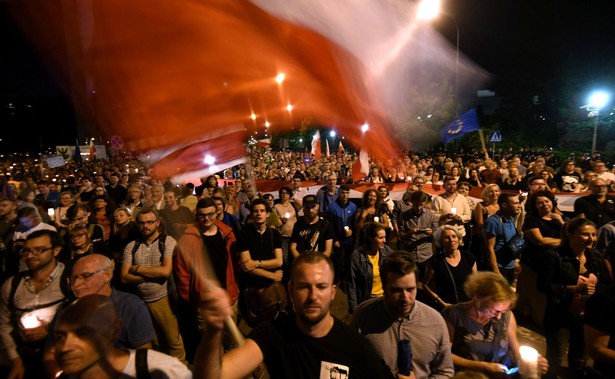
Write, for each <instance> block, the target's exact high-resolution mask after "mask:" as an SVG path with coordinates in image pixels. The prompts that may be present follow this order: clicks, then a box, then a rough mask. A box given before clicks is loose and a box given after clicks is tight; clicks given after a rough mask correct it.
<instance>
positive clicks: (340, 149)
mask: <svg viewBox="0 0 615 379" xmlns="http://www.w3.org/2000/svg"><path fill="white" fill-rule="evenodd" d="M343 154H344V146H343V145H342V141H340V145H339V146H338V147H337V156H338V157H341V156H342V155H343Z"/></svg>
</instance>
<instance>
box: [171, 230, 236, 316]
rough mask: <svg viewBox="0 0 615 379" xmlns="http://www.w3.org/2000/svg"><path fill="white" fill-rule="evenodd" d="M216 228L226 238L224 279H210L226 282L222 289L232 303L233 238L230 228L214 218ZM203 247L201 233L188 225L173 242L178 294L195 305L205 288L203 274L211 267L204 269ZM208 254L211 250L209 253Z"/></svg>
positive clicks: (233, 299)
mask: <svg viewBox="0 0 615 379" xmlns="http://www.w3.org/2000/svg"><path fill="white" fill-rule="evenodd" d="M216 226H217V227H218V230H220V231H221V232H222V236H223V238H224V239H225V241H226V256H227V265H226V278H213V279H216V280H218V281H220V282H221V281H222V280H225V281H226V292H227V293H228V295H229V298H230V300H231V305H232V304H235V302H236V301H237V299H238V298H239V286H238V285H237V278H236V276H235V272H236V269H237V264H238V257H237V252H236V248H235V245H236V241H237V240H236V238H235V235H234V234H233V230H232V229H231V228H230V227H229V226H227V225H225V224H224V223H222V222H221V221H216ZM205 254H206V252H205V248H204V245H203V239H202V238H201V233H200V231H199V229H198V228H197V227H196V225H190V226H188V227H187V228H186V231H185V232H184V234H183V235H182V236H181V238H180V239H179V242H178V244H177V257H176V258H177V259H175V267H174V271H175V284H176V286H177V293H178V294H179V296H180V297H181V298H182V299H184V300H186V301H189V302H191V303H192V304H198V303H199V301H200V293H201V291H205V283H204V281H203V280H204V279H205V277H206V276H207V274H206V273H209V272H211V268H209V269H206V268H205V260H204V259H203V257H205ZM210 254H211V252H210Z"/></svg>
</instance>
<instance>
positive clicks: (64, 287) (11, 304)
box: [7, 268, 73, 330]
mask: <svg viewBox="0 0 615 379" xmlns="http://www.w3.org/2000/svg"><path fill="white" fill-rule="evenodd" d="M27 273H28V272H27V271H21V272H19V273H17V274H15V275H13V277H12V278H11V279H9V280H10V281H11V286H10V289H9V297H8V301H7V303H8V310H9V314H10V315H11V321H12V324H13V325H14V326H17V325H19V318H20V317H21V315H22V314H23V313H27V312H32V311H35V310H37V309H43V308H48V307H53V306H55V305H58V304H62V303H64V302H67V301H69V300H71V299H72V297H73V293H72V292H71V289H70V284H69V282H68V273H67V270H66V268H65V269H64V271H63V272H62V275H61V276H60V290H61V291H62V294H63V295H64V297H63V298H62V299H58V300H55V301H52V302H49V303H45V304H38V305H34V306H31V307H28V308H17V307H16V306H15V293H16V292H17V287H19V283H21V281H22V280H23V279H24V278H25V277H26V275H27ZM15 330H17V329H15Z"/></svg>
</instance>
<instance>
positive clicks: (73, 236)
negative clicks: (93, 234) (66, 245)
mask: <svg viewBox="0 0 615 379" xmlns="http://www.w3.org/2000/svg"><path fill="white" fill-rule="evenodd" d="M86 235H87V233H75V234H71V235H70V238H81V237H84V236H86Z"/></svg>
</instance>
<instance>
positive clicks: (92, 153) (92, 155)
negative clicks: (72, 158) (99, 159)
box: [90, 138, 96, 162]
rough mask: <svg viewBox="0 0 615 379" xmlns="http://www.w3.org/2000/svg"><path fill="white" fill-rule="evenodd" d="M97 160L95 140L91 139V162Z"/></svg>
mask: <svg viewBox="0 0 615 379" xmlns="http://www.w3.org/2000/svg"><path fill="white" fill-rule="evenodd" d="M94 159H96V146H95V145H94V138H91V139H90V162H92V161H93V160H94Z"/></svg>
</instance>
